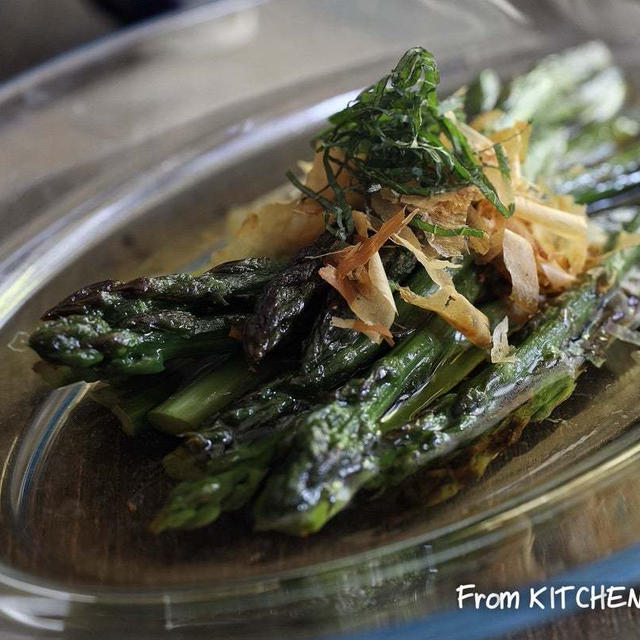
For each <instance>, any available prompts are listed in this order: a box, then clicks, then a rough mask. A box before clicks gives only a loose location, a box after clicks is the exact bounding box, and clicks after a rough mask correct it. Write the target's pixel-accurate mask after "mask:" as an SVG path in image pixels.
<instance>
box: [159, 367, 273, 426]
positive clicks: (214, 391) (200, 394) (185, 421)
mask: <svg viewBox="0 0 640 640" xmlns="http://www.w3.org/2000/svg"><path fill="white" fill-rule="evenodd" d="M272 373H273V367H268V366H267V367H265V366H263V367H261V368H260V369H259V370H258V371H255V372H252V371H250V370H249V368H248V367H247V364H246V362H245V361H244V358H242V357H232V358H230V359H229V360H228V361H227V362H225V363H224V364H223V365H221V366H218V367H214V368H213V369H212V370H206V371H204V372H202V373H201V374H200V375H199V376H198V377H196V378H195V379H194V380H192V381H191V382H189V383H188V384H187V385H186V386H184V387H182V388H181V389H178V390H177V391H176V392H175V393H174V394H172V395H170V396H169V397H168V398H167V397H166V396H165V398H166V399H165V400H164V402H161V400H162V398H161V399H160V400H159V402H160V404H158V405H157V406H155V407H154V408H153V410H150V411H149V415H148V418H149V421H150V422H151V423H152V424H153V425H154V426H155V427H157V428H158V429H160V431H164V432H165V433H169V434H172V435H179V434H182V433H186V432H190V431H195V430H196V429H197V428H198V427H200V425H201V424H202V422H203V421H204V419H205V418H207V417H208V416H210V415H212V414H214V413H216V412H217V411H220V410H221V409H222V408H223V407H225V406H227V405H228V404H229V403H230V402H232V401H233V400H235V399H236V398H238V397H239V396H241V395H242V394H244V393H245V392H247V391H249V390H250V389H252V388H253V387H255V386H257V385H258V384H260V382H261V381H262V380H264V379H265V378H268V377H269V376H270V375H271V374H272ZM149 409H151V407H149Z"/></svg>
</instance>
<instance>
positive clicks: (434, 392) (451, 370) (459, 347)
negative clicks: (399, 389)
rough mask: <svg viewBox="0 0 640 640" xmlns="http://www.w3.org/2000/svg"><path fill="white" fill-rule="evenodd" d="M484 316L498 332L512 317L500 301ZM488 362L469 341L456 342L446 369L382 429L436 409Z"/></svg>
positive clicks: (401, 406)
mask: <svg viewBox="0 0 640 640" xmlns="http://www.w3.org/2000/svg"><path fill="white" fill-rule="evenodd" d="M482 312H483V313H484V314H485V315H486V316H487V318H489V324H490V326H491V327H492V328H494V327H495V326H496V325H497V324H498V323H499V322H500V321H501V320H502V319H503V318H504V317H505V316H508V313H509V310H508V308H507V305H506V304H505V303H504V302H503V301H497V302H493V303H491V304H488V305H485V306H483V307H482ZM518 326H519V325H518V323H511V325H510V329H511V331H513V330H515V329H516V328H517V327H518ZM486 359H487V354H486V352H484V351H483V350H482V349H477V348H474V347H472V346H471V345H470V344H469V343H468V342H467V341H463V342H459V341H456V342H453V343H452V344H451V345H450V346H449V351H448V353H447V354H446V356H445V357H444V358H443V359H442V365H441V366H439V367H438V368H437V369H436V370H435V371H434V372H433V375H432V376H430V377H429V378H428V379H427V381H426V383H425V384H423V385H422V386H421V387H420V388H419V389H417V390H416V391H415V392H414V393H412V394H411V395H410V396H409V397H408V398H404V399H402V400H401V401H400V402H398V403H397V404H396V405H394V406H393V407H391V409H389V411H387V413H386V414H385V415H384V416H383V418H382V419H381V420H380V425H381V429H382V430H383V431H387V430H389V429H393V428H394V427H396V426H401V425H403V424H405V423H407V422H409V421H410V420H412V419H413V418H414V417H415V416H416V415H417V414H419V413H421V412H422V411H424V410H425V409H426V408H428V407H430V406H432V405H433V403H434V401H435V400H437V399H438V398H439V397H440V396H442V395H444V394H445V393H448V392H449V391H451V389H453V388H454V387H456V386H457V385H458V384H459V383H460V381H461V380H464V379H465V378H466V377H467V376H468V375H469V374H470V373H471V372H472V371H474V369H476V368H477V367H479V366H480V364H482V363H483V362H485V361H486Z"/></svg>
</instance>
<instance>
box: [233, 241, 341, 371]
mask: <svg viewBox="0 0 640 640" xmlns="http://www.w3.org/2000/svg"><path fill="white" fill-rule="evenodd" d="M334 242H335V241H334V239H333V238H332V237H331V235H330V234H328V233H324V234H322V235H321V236H320V237H319V238H318V239H317V240H316V241H315V242H314V243H313V244H312V245H311V246H309V247H305V248H304V249H301V250H300V251H298V253H297V254H296V255H295V256H293V258H291V260H290V261H289V263H288V264H287V266H286V267H285V268H284V269H283V270H282V272H280V273H279V274H278V275H277V276H276V277H275V278H273V279H272V280H271V281H270V282H269V284H268V285H267V286H266V288H265V290H264V291H263V292H262V294H261V295H260V297H259V298H258V301H257V303H256V306H255V309H254V312H253V315H252V316H250V317H249V319H248V321H247V323H246V325H245V330H244V338H243V342H244V349H245V353H246V355H247V359H248V361H249V363H250V364H256V363H258V362H260V361H261V360H262V359H263V358H264V357H265V356H266V355H267V354H268V353H270V352H271V351H273V349H275V348H276V347H277V346H278V345H279V344H281V343H282V342H283V341H284V340H285V339H286V338H287V337H289V335H290V334H291V332H292V330H293V329H294V328H295V326H296V324H297V323H298V322H300V320H301V318H303V317H304V315H305V313H308V312H309V309H310V308H312V307H313V303H314V302H315V301H316V300H317V299H318V295H319V293H321V292H322V290H323V289H324V288H325V283H324V282H323V281H322V280H321V278H320V277H319V276H318V273H317V272H318V269H319V268H320V267H321V266H322V256H323V254H325V253H326V252H327V251H330V250H331V249H332V247H333V246H334Z"/></svg>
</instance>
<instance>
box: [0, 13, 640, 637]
mask: <svg viewBox="0 0 640 640" xmlns="http://www.w3.org/2000/svg"><path fill="white" fill-rule="evenodd" d="M530 5H531V6H530ZM533 5H534V3H524V2H523V3H516V4H513V5H512V4H508V3H507V2H504V1H503V0H500V1H498V0H495V1H493V2H489V1H487V2H482V3H478V2H473V1H472V0H469V1H466V2H465V1H462V0H460V1H456V2H451V1H446V0H442V1H437V0H423V1H419V0H402V1H401V2H394V3H388V2H383V1H382V0H366V1H365V0H352V1H351V2H349V3H344V2H340V1H339V0H327V1H325V2H322V3H317V2H313V1H312V0H304V1H300V0H297V1H295V2H294V1H287V0H274V1H273V2H267V3H258V2H219V3H216V4H214V5H211V6H205V7H200V8H198V9H195V10H192V11H190V12H187V13H185V14H181V15H179V16H177V17H172V18H165V19H163V20H160V21H156V22H152V23H149V24H148V25H145V26H143V27H139V28H137V29H134V30H132V31H129V32H126V33H124V34H122V35H119V36H115V37H112V38H108V39H106V40H104V41H102V42H100V43H98V44H96V45H93V46H91V47H87V48H84V49H81V50H79V51H77V52H75V53H73V54H71V55H69V56H66V57H63V58H60V59H58V60H57V61H55V62H53V63H51V64H50V65H48V66H45V67H42V68H40V69H38V70H36V71H34V72H32V73H29V74H27V75H24V76H21V77H19V78H17V79H16V80H14V81H13V82H11V83H10V84H8V85H5V86H4V87H3V88H1V89H0V121H1V122H2V126H1V127H0V162H1V166H2V167H3V171H2V172H0V345H2V347H1V348H2V358H1V359H0V426H1V430H0V462H1V463H2V471H1V473H0V500H1V511H0V517H1V519H2V526H1V527H0V536H1V540H0V542H1V544H0V549H1V552H0V616H1V618H0V630H1V632H2V637H6V638H34V637H36V638H39V637H43V638H44V637H52V636H53V637H55V636H56V635H62V634H65V637H72V638H84V637H89V636H92V637H98V638H99V637H101V636H100V634H103V636H104V637H112V636H116V635H119V636H122V637H128V635H127V634H130V633H131V630H132V629H135V637H137V638H157V637H161V636H162V635H163V634H164V633H170V634H171V637H188V638H199V637H207V638H211V637H215V636H219V637H255V636H256V634H258V633H259V635H260V637H271V636H273V637H280V636H282V635H283V634H284V633H285V632H286V633H287V634H290V635H292V636H310V635H315V634H319V633H323V634H330V633H331V634H332V633H337V632H338V631H340V632H345V631H347V630H349V631H355V630H362V629H371V628H373V627H382V628H387V627H388V626H389V625H392V624H395V625H400V624H409V625H410V626H408V627H405V628H406V629H407V630H413V631H416V630H417V632H418V633H421V634H422V635H421V637H428V636H427V635H426V630H428V632H429V633H430V634H433V635H434V636H439V637H456V634H464V635H465V637H481V636H482V635H485V634H488V633H489V632H492V633H498V632H506V631H508V630H511V629H514V628H517V627H518V626H520V625H523V624H526V623H531V620H530V619H527V618H526V615H525V614H524V613H523V612H503V613H504V614H505V615H503V616H501V617H500V618H499V619H497V618H496V619H492V620H491V621H487V624H486V625H485V626H482V627H478V626H473V627H470V626H469V619H468V616H467V615H466V614H467V613H468V612H466V611H463V612H459V611H453V609H454V608H455V596H456V594H455V588H456V586H457V585H458V584H460V583H469V582H473V583H475V584H476V585H478V589H484V590H489V589H495V588H516V587H518V586H521V585H526V584H530V583H534V582H536V581H539V580H543V579H544V580H545V581H546V582H548V581H549V580H552V579H557V580H560V579H563V576H570V577H571V576H573V578H576V576H578V577H579V578H580V579H584V580H587V579H588V577H589V576H593V575H601V576H604V577H606V578H607V579H609V580H613V579H616V580H621V581H629V582H632V581H634V580H637V579H638V578H639V577H640V569H637V570H636V571H637V575H636V573H634V569H633V567H634V566H636V567H640V565H639V564H638V563H637V562H636V561H637V559H638V558H637V556H638V555H640V554H639V553H638V551H637V549H636V548H635V547H634V546H633V545H634V544H635V543H636V542H637V541H638V540H639V539H640V504H639V501H640V498H638V497H637V496H638V494H637V491H635V487H636V486H637V482H638V479H639V477H638V476H639V475H640V471H638V469H639V468H640V467H639V466H638V464H637V463H638V459H639V458H640V438H639V435H640V432H639V431H638V429H636V428H635V427H634V425H635V423H636V422H637V420H638V418H639V417H640V404H639V402H638V400H639V396H638V390H637V385H636V382H635V381H636V380H637V376H638V374H639V373H640V367H639V366H638V364H637V363H636V362H635V361H634V360H633V359H632V357H631V355H630V350H629V349H626V348H623V347H620V349H619V352H618V353H617V354H616V357H615V358H613V359H612V360H611V362H612V363H613V364H611V365H609V366H607V367H604V368H603V369H601V370H597V371H595V370H594V371H591V372H590V373H589V374H588V375H585V376H584V377H583V379H582V380H581V382H580V387H579V390H578V393H576V396H575V398H574V399H572V401H571V402H568V403H566V404H565V405H563V406H562V407H561V408H560V410H559V411H558V412H556V413H555V414H554V416H553V417H552V419H551V420H549V421H547V422H546V423H544V424H542V425H537V426H535V427H530V428H529V429H528V430H527V431H526V432H525V435H524V437H523V439H522V440H521V441H520V442H519V443H518V444H517V445H515V446H514V447H512V449H511V450H510V451H509V452H508V454H507V455H506V456H504V457H503V458H501V459H499V460H498V461H497V462H496V463H494V464H492V465H491V467H490V468H489V471H488V473H487V474H486V476H485V477H484V478H483V479H482V481H480V482H479V483H477V484H474V485H472V486H469V487H467V488H466V489H465V490H464V491H463V492H462V493H460V494H459V495H458V496H457V497H456V498H454V499H452V500H450V501H449V502H447V503H444V504H442V505H440V506H438V507H432V508H427V507H425V506H423V505H421V503H420V497H421V493H420V489H421V487H420V483H419V481H418V482H415V483H412V484H409V485H405V486H403V489H402V490H401V491H398V492H395V493H393V494H391V495H389V496H388V497H387V498H386V499H384V500H382V501H377V502H370V501H366V500H362V501H359V503H358V504H357V506H356V507H355V508H354V509H351V510H349V511H348V512H345V513H344V514H342V515H340V516H339V517H337V518H336V519H335V521H334V522H332V523H331V524H330V525H329V526H328V527H327V528H326V529H325V530H324V531H323V532H322V533H320V534H318V535H315V536H312V537H310V538H308V539H304V540H302V539H294V538H288V537H285V536H281V535H266V534H260V535H256V534H249V533H247V528H246V523H245V522H244V521H243V518H242V515H241V514H238V515H233V516H229V517H228V518H226V519H224V520H223V521H221V522H220V523H219V524H216V525H214V526H213V527H210V528H208V529H206V530H203V531H196V532H191V533H176V534H168V535H163V536H160V537H155V536H153V535H152V534H151V533H149V532H148V531H147V529H146V523H147V521H148V517H149V514H150V513H152V512H153V510H154V509H155V507H156V506H157V505H158V503H159V501H160V500H161V498H162V496H163V495H164V492H165V491H166V484H165V483H164V481H163V479H162V474H161V470H160V467H159V463H158V451H159V450H160V448H161V446H162V443H161V442H158V443H157V446H155V445H153V446H151V445H149V448H144V449H143V448H141V447H140V446H138V445H136V443H134V442H131V441H128V440H127V439H126V438H125V437H124V436H123V435H122V434H121V433H120V432H119V431H118V429H117V428H116V427H115V424H113V423H112V422H113V421H112V420H111V419H110V417H109V416H108V415H107V414H106V413H105V412H104V410H102V409H101V408H99V407H97V406H96V405H94V404H92V403H90V402H88V401H86V400H84V399H83V398H84V394H85V391H86V388H85V387H84V386H83V385H75V386H72V387H68V388H65V389H62V390H57V391H51V390H49V389H47V388H45V386H44V385H43V384H42V383H41V382H40V380H39V379H38V378H37V377H36V376H35V375H34V374H33V373H32V372H31V370H30V367H31V365H32V363H33V362H34V360H35V358H34V356H33V354H32V353H30V352H29V351H28V350H27V349H26V348H25V346H24V344H25V342H24V340H25V333H24V332H25V331H28V330H29V329H30V328H31V327H32V326H33V325H34V323H35V322H36V320H37V318H38V316H39V314H40V313H41V312H42V310H43V309H46V308H48V307H49V306H51V305H52V304H53V303H54V302H56V301H57V300H58V299H60V298H61V297H63V295H65V294H67V293H68V292H69V291H71V290H74V289H75V288H77V287H78V286H80V285H82V284H86V283H87V282H90V281H98V280H101V279H104V278H105V277H115V278H123V279H124V278H130V277H133V276H136V275H139V274H148V273H156V272H167V271H172V270H179V269H188V268H192V267H194V266H195V265H197V264H199V263H201V262H202V260H203V259H204V258H205V257H206V255H207V254H208V252H209V251H210V250H211V248H212V247H213V246H215V244H216V243H217V242H219V241H220V235H221V221H222V216H223V214H224V212H225V210H227V209H228V208H229V207H230V206H232V205H236V204H242V203H243V202H247V201H250V200H251V199H253V198H255V197H257V196H259V195H261V194H264V193H266V192H268V191H269V190H270V189H272V188H274V187H277V186H278V185H280V184H281V183H282V181H283V174H284V171H285V169H286V168H287V167H290V166H292V165H293V164H294V163H295V162H296V160H298V159H300V158H304V157H307V156H308V154H309V150H308V146H307V139H308V138H309V135H310V134H311V133H312V132H313V131H315V130H316V129H317V128H318V127H319V126H320V125H321V124H322V122H323V120H324V119H325V118H326V116H327V115H329V114H330V113H332V112H333V111H335V110H336V109H337V108H339V107H340V106H342V105H343V104H344V103H345V102H346V101H347V100H348V98H349V97H350V96H352V95H353V92H354V91H355V90H357V89H358V88H359V87H361V86H362V85H364V84H366V83H367V82H369V81H371V80H373V79H375V78H377V77H378V76H379V75H380V74H381V73H382V72H383V71H384V70H386V69H388V68H389V67H390V65H391V64H392V63H393V62H394V61H395V59H397V57H398V55H399V54H400V53H401V52H402V51H403V50H405V49H406V48H407V47H408V46H410V45H413V44H423V45H425V46H427V47H428V48H429V49H431V50H433V51H434V52H435V53H436V55H437V59H438V61H439V65H440V69H441V74H442V77H443V82H444V85H443V88H444V90H445V91H446V90H448V89H453V88H456V87H457V86H459V85H460V84H462V83H463V82H464V81H465V80H467V79H468V78H469V77H470V76H471V75H472V74H473V73H474V72H475V71H477V70H479V69H481V68H483V67H485V66H488V65H491V66H494V67H496V68H498V69H499V70H500V71H501V73H504V75H505V76H508V75H510V74H512V73H516V72H518V71H519V70H522V69H523V68H525V67H526V66H527V65H529V64H530V63H531V62H532V61H533V60H535V59H537V58H538V57H540V56H541V55H544V54H546V53H549V52H551V51H554V50H559V49H562V48H566V47H568V46H570V45H572V44H574V43H578V42H582V41H585V40H587V39H590V38H593V37H598V38H601V39H602V40H604V41H606V42H607V44H609V46H611V47H612V49H613V50H614V53H615V55H616V56H617V58H618V60H619V61H620V63H621V64H622V65H624V66H625V67H626V68H627V70H628V75H629V77H634V73H635V75H636V77H637V71H638V66H639V64H640V57H639V56H638V51H637V47H636V41H635V38H636V37H637V27H638V26H640V19H639V14H640V7H639V6H638V5H637V4H635V3H632V2H624V1H619V2H612V3H607V7H606V10H605V7H603V6H601V4H600V3H598V2H596V0H593V1H592V2H588V1H586V0H585V1H583V2H571V3H569V2H562V1H557V2H539V3H535V6H533ZM328 43H329V44H328ZM329 45H330V46H329ZM620 554H624V555H622V556H621V555H620ZM596 561H597V562H596ZM598 572H600V573H598ZM471 578H472V579H471ZM545 615H548V613H547V614H545ZM539 619H542V618H539Z"/></svg>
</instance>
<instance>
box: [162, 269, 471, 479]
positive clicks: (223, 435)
mask: <svg viewBox="0 0 640 640" xmlns="http://www.w3.org/2000/svg"><path fill="white" fill-rule="evenodd" d="M403 261H404V259H403ZM468 270H469V265H468V264H467V265H466V266H464V267H462V268H460V269H458V270H457V271H456V274H455V275H454V281H456V282H457V281H458V279H460V278H463V279H464V278H466V277H468ZM392 274H393V275H395V276H396V277H397V276H399V275H401V274H400V272H399V271H398V269H394V270H392ZM409 285H410V288H411V290H412V291H415V292H416V293H418V294H419V295H429V294H430V293H433V291H435V289H436V288H437V287H436V285H435V284H434V283H433V282H432V281H431V279H430V278H429V276H428V275H427V273H426V271H424V269H419V270H418V271H417V272H416V273H414V274H413V275H412V277H411V278H410V280H409ZM397 306H398V324H399V325H401V326H402V327H405V330H404V333H405V337H406V336H407V335H409V334H410V332H411V331H413V330H415V328H416V327H417V326H419V324H421V323H424V322H425V317H426V316H425V313H424V311H422V310H420V309H418V308H416V307H414V306H412V305H409V304H407V303H406V302H404V301H402V300H400V299H398V300H397ZM332 315H333V314H332V311H331V309H329V310H328V311H327V312H326V313H325V314H324V316H323V317H322V320H321V322H319V323H317V324H316V326H315V327H314V330H313V332H312V336H311V338H310V340H309V342H308V347H307V351H306V354H305V356H304V357H303V361H302V366H301V371H299V372H298V373H297V374H294V375H288V376H281V377H278V378H277V379H275V380H271V381H269V382H268V383H266V384H265V385H264V386H263V387H262V388H260V389H258V390H257V391H255V392H253V393H250V394H249V395H248V396H246V397H245V398H243V399H242V400H240V402H239V403H238V404H237V405H236V406H234V407H232V408H231V409H229V410H228V411H225V412H224V413H223V414H222V415H217V416H214V418H213V420H212V421H210V422H209V423H208V424H206V423H205V424H204V425H203V426H201V427H200V428H199V429H198V432H199V433H198V434H195V435H194V436H193V437H191V438H190V439H189V440H188V441H187V442H186V443H185V444H184V445H182V446H180V447H178V449H176V450H175V451H174V452H172V453H170V454H169V455H167V456H166V457H165V460H164V466H165V470H166V471H167V473H168V474H169V475H170V476H171V477H172V478H175V479H177V480H185V479H192V478H195V477H197V476H199V475H202V474H204V473H208V472H210V469H209V468H208V466H207V465H208V462H209V461H210V460H212V459H216V458H219V457H220V456H222V455H226V454H227V452H229V451H233V449H234V447H235V446H236V445H237V444H239V443H241V442H245V441H246V440H247V439H251V440H255V439H257V438H258V437H261V436H262V435H264V434H267V435H271V433H273V432H274V431H278V430H279V429H280V428H281V427H282V425H283V424H288V422H286V421H284V422H283V421H282V420H281V419H282V418H284V417H285V416H287V415H291V414H292V413H294V412H296V411H302V410H303V409H305V408H307V407H308V406H309V404H310V402H311V401H313V400H314V399H315V400H317V399H318V398H319V396H320V395H321V394H322V393H323V392H326V391H327V390H329V389H330V388H333V387H335V386H337V385H338V384H340V383H342V382H345V381H346V380H347V379H348V378H349V377H350V376H352V375H353V374H354V373H355V372H356V371H357V370H358V369H361V368H364V367H365V366H366V365H368V364H370V363H371V362H372V361H373V360H374V359H375V357H376V356H378V355H380V354H381V353H383V351H384V346H383V345H381V344H380V345H378V344H375V343H374V342H372V341H371V340H369V338H367V337H366V336H364V335H363V334H361V333H358V332H355V331H344V330H339V329H336V328H335V327H332V326H331V322H330V318H331V316H332ZM323 347H324V350H323ZM310 353H311V354H312V355H313V360H311V359H310V356H309V354H310Z"/></svg>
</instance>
